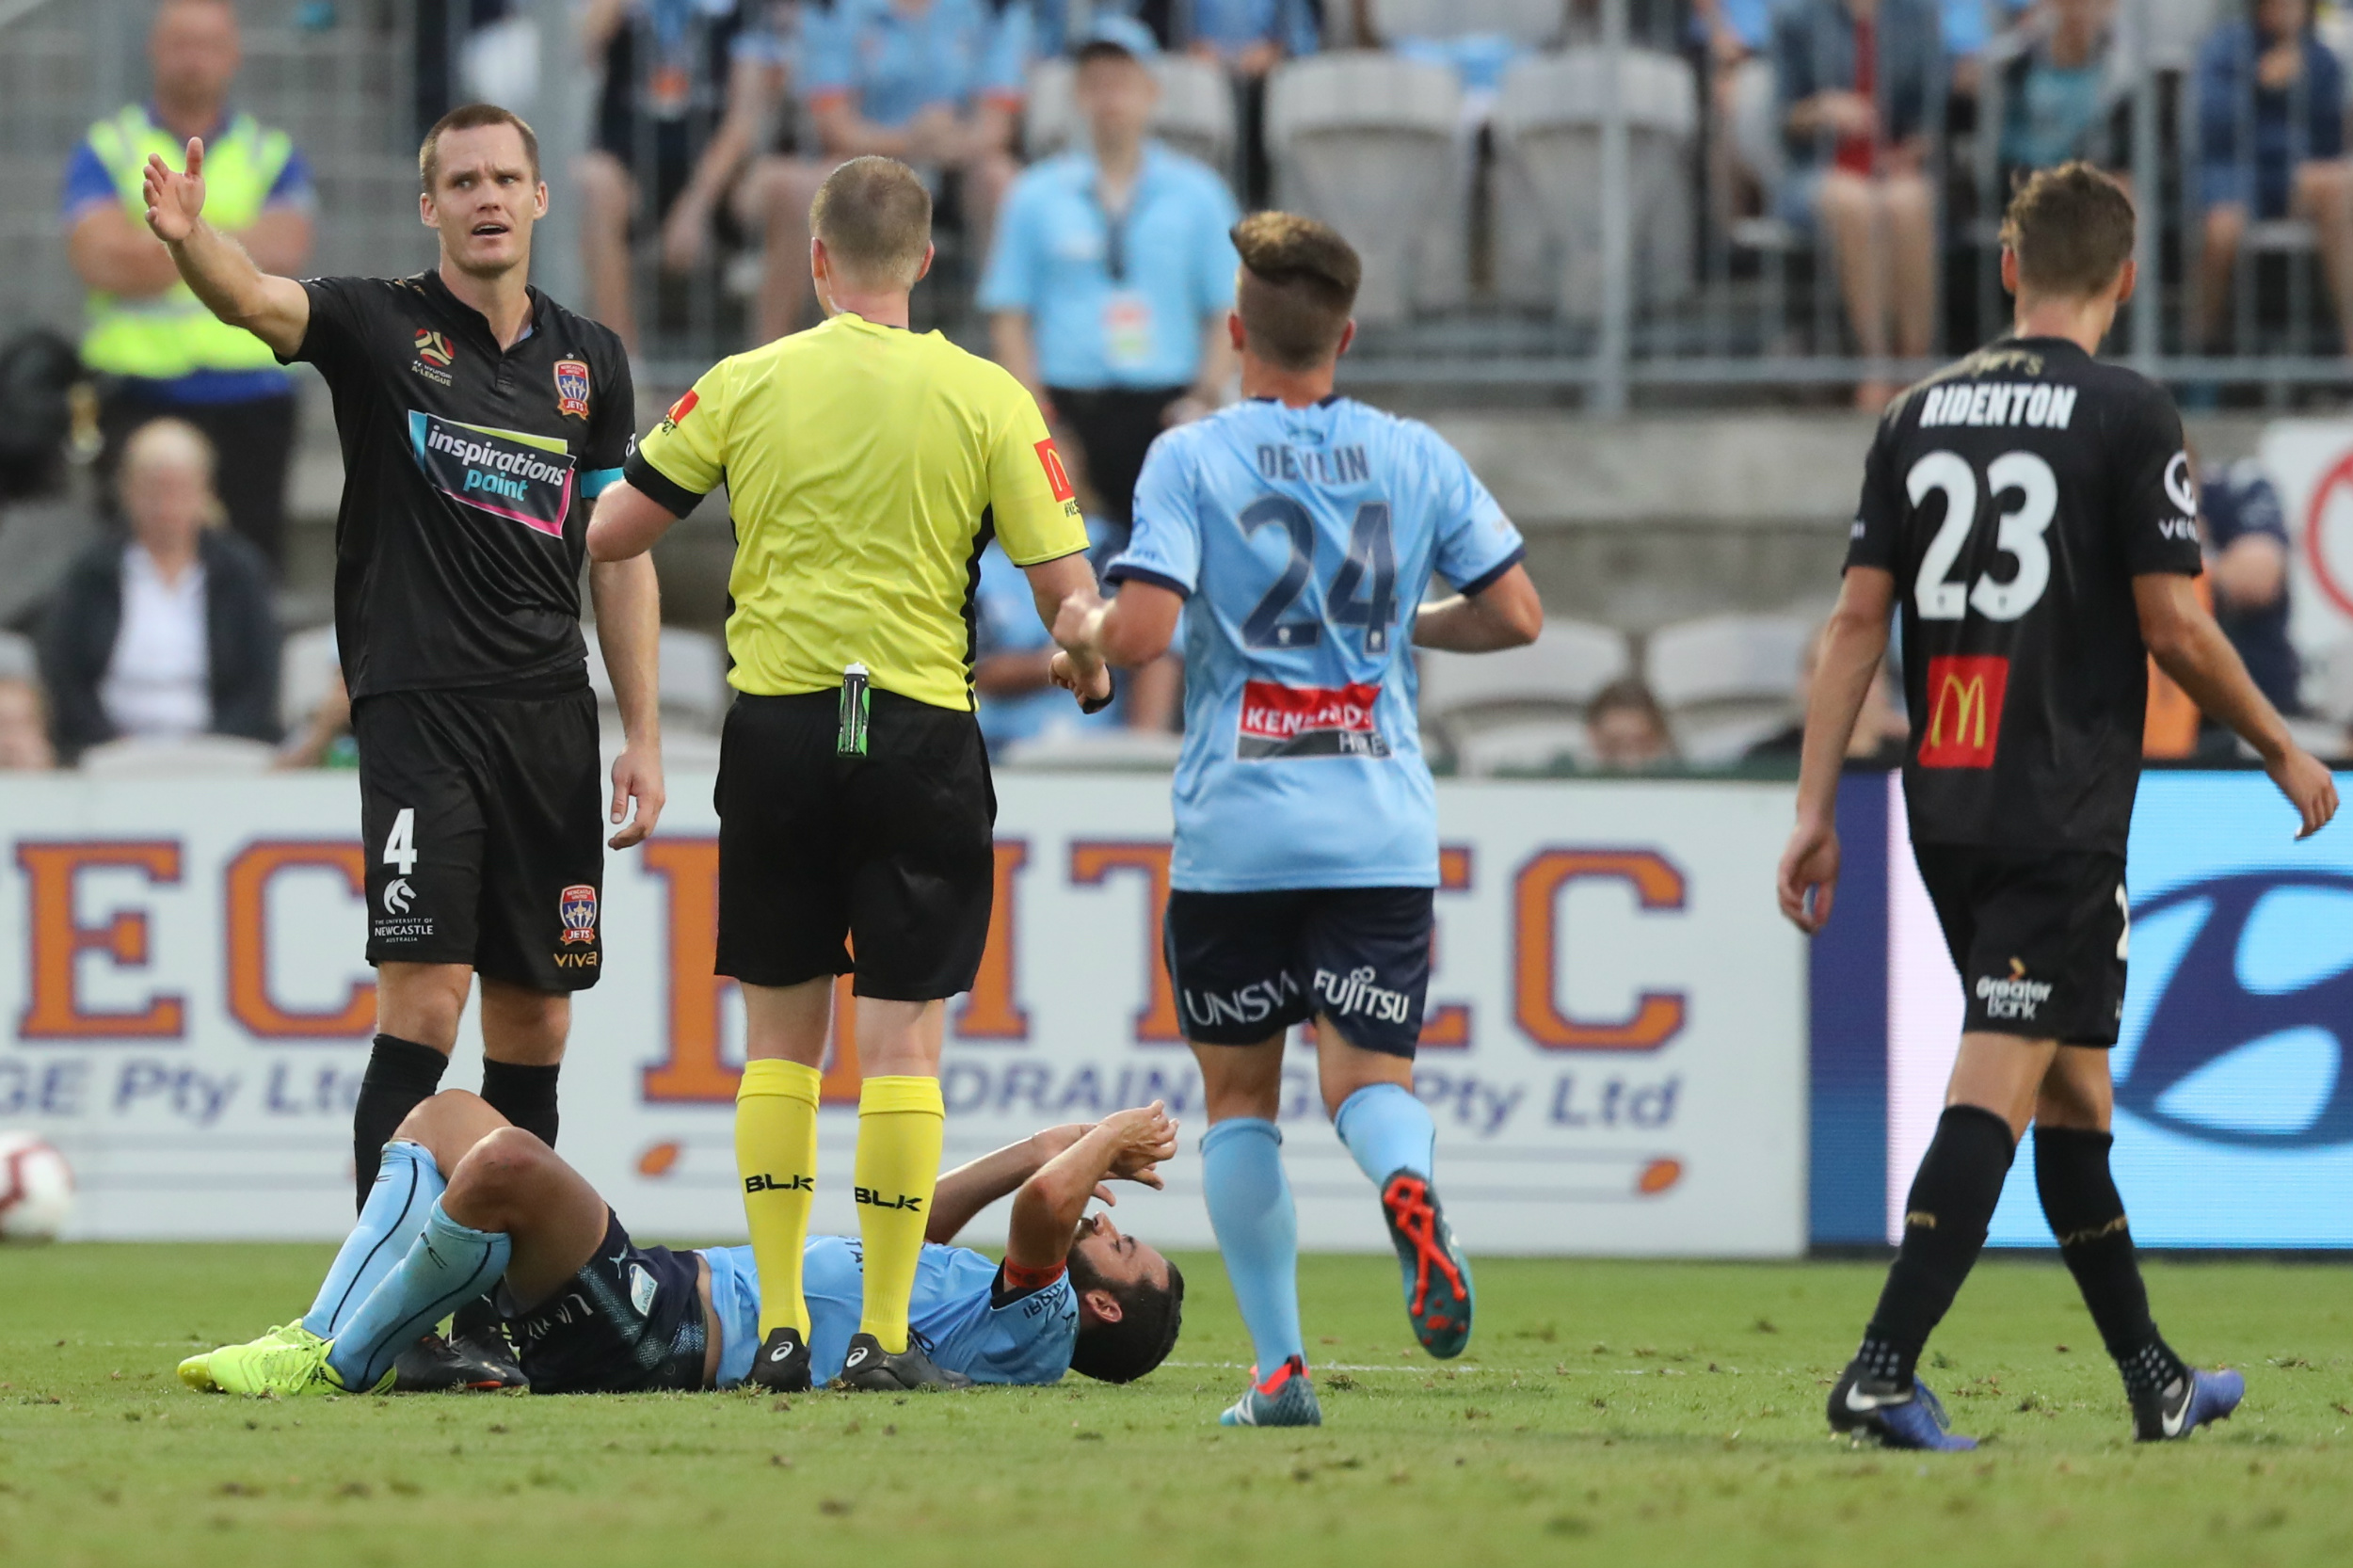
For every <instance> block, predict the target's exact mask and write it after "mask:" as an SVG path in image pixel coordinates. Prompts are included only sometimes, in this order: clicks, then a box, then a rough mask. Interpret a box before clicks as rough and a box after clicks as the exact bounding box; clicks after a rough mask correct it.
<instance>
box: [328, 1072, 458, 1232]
mask: <svg viewBox="0 0 2353 1568" xmlns="http://www.w3.org/2000/svg"><path fill="white" fill-rule="evenodd" d="M448 1066H449V1057H448V1055H447V1054H446V1053H444V1052H441V1051H438V1050H435V1049H434V1048H432V1047H431V1046H421V1045H419V1044H417V1043H416V1042H415V1041H414V1040H403V1039H401V1038H399V1037H398V1036H397V1035H392V1034H379V1035H377V1036H376V1049H375V1051H374V1052H373V1053H372V1054H371V1055H370V1056H369V1057H368V1071H367V1076H366V1077H365V1078H363V1079H361V1080H360V1103H359V1104H358V1105H357V1106H355V1107H353V1109H352V1112H351V1164H352V1170H353V1175H354V1176H355V1177H356V1178H357V1179H358V1182H359V1186H360V1194H359V1202H360V1207H361V1208H365V1207H366V1206H367V1201H368V1189H369V1188H371V1187H374V1186H375V1185H376V1165H377V1164H378V1162H380V1161H381V1160H382V1159H383V1158H384V1145H385V1144H387V1143H389V1142H391V1141H392V1134H393V1133H394V1132H396V1131H398V1130H399V1128H400V1124H401V1122H402V1121H403V1120H404V1119H406V1118H407V1116H408V1112H411V1111H414V1110H415V1109H416V1108H417V1107H418V1106H419V1105H422V1104H423V1103H424V1101H426V1100H428V1099H430V1098H432V1097H433V1094H434V1092H435V1091H436V1090H438V1089H440V1086H441V1074H442V1073H443V1072H444V1071H445V1070H447V1068H448Z"/></svg>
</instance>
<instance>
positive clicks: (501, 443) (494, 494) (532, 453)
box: [408, 408, 573, 538]
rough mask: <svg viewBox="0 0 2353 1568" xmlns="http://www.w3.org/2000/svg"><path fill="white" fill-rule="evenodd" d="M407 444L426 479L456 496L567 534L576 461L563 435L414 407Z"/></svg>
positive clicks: (550, 532)
mask: <svg viewBox="0 0 2353 1568" xmlns="http://www.w3.org/2000/svg"><path fill="white" fill-rule="evenodd" d="M408 444H409V448H410V450H411V451H413V452H414V453H415V455H416V458H417V466H418V467H419V468H421V469H423V470H424V476H425V478H426V479H428V480H430V481H431V482H432V485H433V488H435V489H437V490H440V492H441V493H442V494H443V495H446V496H448V497H449V498H450V499H451V500H453V501H456V502H461V503H463V504H466V505H468V506H472V507H473V508H474V509H475V510H477V511H483V512H488V513H490V514H491V515H492V516H494V517H502V518H511V519H512V520H515V521H517V522H520V523H521V524H522V525H523V526H524V527H526V528H531V529H536V530H537V531H538V532H539V533H542V534H546V535H549V536H552V537H555V538H562V537H563V536H564V515H565V514H566V513H567V512H568V511H570V510H571V505H572V470H573V462H572V457H571V454H570V450H569V449H568V447H567V446H566V445H565V443H564V442H563V441H562V440H559V439H557V438H555V437H553V436H534V435H529V434H527V433H525V432H523V431H520V430H501V429H498V428H496V427H495V426H492V425H488V424H460V423H459V422H458V421H456V420H454V419H443V418H441V417H440V415H439V414H428V413H423V412H420V411H419V410H417V409H414V408H411V409H410V410H409V411H408Z"/></svg>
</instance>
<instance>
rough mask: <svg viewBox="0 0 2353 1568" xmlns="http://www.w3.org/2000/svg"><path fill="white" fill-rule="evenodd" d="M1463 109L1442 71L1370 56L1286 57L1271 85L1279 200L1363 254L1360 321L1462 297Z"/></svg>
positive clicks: (1269, 129) (1270, 126) (1269, 132)
mask: <svg viewBox="0 0 2353 1568" xmlns="http://www.w3.org/2000/svg"><path fill="white" fill-rule="evenodd" d="M1462 102H1463V90H1462V87H1461V85H1460V84H1459V83H1458V82H1457V81H1456V79H1455V76H1454V72H1451V71H1449V70H1447V69H1446V68H1445V67H1444V66H1439V65H1430V64H1427V63H1424V62H1421V61H1416V60H1402V59H1398V58H1395V57H1394V56H1388V55H1381V54H1375V53H1373V52H1371V51H1369V50H1348V51H1343V52H1340V53H1337V54H1329V55H1315V56H1309V57H1307V58H1305V59H1301V60H1292V61H1290V62H1289V63H1288V64H1285V65H1283V66H1282V67H1280V68H1278V69H1277V70H1276V71H1275V72H1274V74H1273V77H1271V78H1270V79H1269V81H1268V83H1267V101H1266V139H1267V156H1268V159H1269V161H1270V162H1272V163H1273V167H1274V179H1275V192H1276V196H1275V200H1276V204H1277V205H1279V206H1283V207H1287V208H1289V209H1290V210H1292V211H1294V212H1302V213H1305V214H1307V215H1309V216H1313V217H1320V218H1321V219H1323V220H1324V221H1325V222H1327V223H1329V224H1331V225H1332V226H1333V227H1334V228H1336V229H1337V230H1339V232H1341V233H1343V234H1345V235H1347V236H1348V238H1349V240H1350V242H1351V243H1352V244H1353V245H1354V246H1355V247H1356V248H1357V250H1358V251H1359V252H1360V253H1361V254H1362V255H1363V257H1364V263H1365V275H1364V282H1363V284H1362V286H1361V287H1360V288H1359V289H1358V291H1357V295H1356V319H1357V321H1358V322H1359V323H1361V324H1363V325H1366V326H1374V327H1377V326H1385V325H1388V324H1392V323H1395V322H1398V321H1401V320H1403V319H1404V318H1405V316H1406V315H1407V314H1408V313H1409V312H1411V311H1412V310H1413V309H1415V308H1416V307H1419V308H1422V309H1435V308H1440V307H1442V306H1444V305H1445V304H1447V303H1449V302H1451V301H1453V300H1456V299H1459V298H1460V297H1461V296H1462V294H1463V291H1464V287H1465V278H1464V268H1463V266H1462V265H1461V264H1460V261H1459V258H1460V257H1461V255H1462V253H1463V248H1464V232H1463V231H1464V223H1465V214H1466V213H1467V211H1468V207H1467V202H1468V189H1469V182H1468V179H1467V175H1468V172H1469V160H1468V158H1467V157H1466V156H1465V152H1464V148H1463V146H1462V143H1461V140H1460V137H1459V135H1458V132H1459V127H1460V121H1461V118H1462ZM1449 258H1452V259H1453V261H1452V264H1449Z"/></svg>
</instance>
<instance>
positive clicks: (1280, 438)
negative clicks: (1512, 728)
mask: <svg viewBox="0 0 2353 1568" xmlns="http://www.w3.org/2000/svg"><path fill="white" fill-rule="evenodd" d="M1524 553H1525V551H1524V550H1523V548H1522V546H1521V543H1520V536H1519V531H1518V530H1517V529H1515V528H1513V526H1512V522H1511V520H1510V519H1508V518H1506V517H1505V516H1504V515H1503V509H1502V508H1501V507H1500V506H1498V505H1497V504H1496V501H1495V498H1494V497H1493V496H1491V495H1489V494H1488V493H1487V488H1486V487H1485V486H1484V485H1482V484H1481V483H1480V482H1479V480H1478V478H1477V476H1476V475H1474V474H1473V473H1472V472H1471V471H1470V465H1469V464H1467V463H1465V461H1464V460H1463V458H1462V456H1461V454H1459V453H1457V452H1456V451H1455V450H1454V449H1453V448H1452V447H1450V446H1449V445H1448V444H1447V443H1446V441H1445V440H1442V439H1441V438H1440V437H1439V436H1438V434H1437V432H1435V431H1433V430H1432V429H1431V428H1430V427H1429V426H1428V425H1425V424H1418V423H1417V422H1416V421H1413V420H1406V419H1399V418H1397V417H1395V416H1394V415H1390V414H1385V413H1383V412H1381V411H1380V410H1379V409H1376V408H1367V407H1366V406H1365V405H1364V404H1361V403H1357V402H1353V401H1352V400H1350V399H1348V398H1343V397H1333V398H1327V399H1325V400H1324V401H1322V402H1321V403H1318V404H1315V405H1313V406H1311V407H1308V408H1286V407H1285V406H1284V405H1283V404H1281V403H1279V402H1277V401H1275V400H1273V399H1272V398H1258V399H1253V400H1251V401H1248V402H1244V403H1239V404H1236V405H1235V406H1233V407H1232V408H1227V409H1225V410H1224V411H1223V412H1221V413H1218V414H1216V415H1213V416H1211V417H1210V418H1209V419H1205V420H1202V421H1199V422H1198V423H1196V424H1189V425H1185V426H1182V427H1180V428H1178V429H1176V430H1172V431H1170V432H1169V433H1168V434H1167V435H1164V436H1162V437H1161V438H1160V440H1158V441H1157V442H1155V443H1154V444H1153V447H1152V451H1151V454H1150V456H1147V457H1146V458H1145V460H1144V473H1143V476H1142V477H1141V478H1140V479H1139V480H1138V481H1137V484H1136V497H1135V531H1134V535H1133V536H1132V538H1131V539H1130V541H1129V544H1128V550H1127V552H1125V553H1124V554H1122V555H1121V556H1120V557H1119V558H1118V559H1117V560H1115V561H1113V562H1112V566H1111V568H1110V569H1109V572H1108V573H1107V575H1108V576H1109V577H1111V578H1112V580H1114V581H1118V580H1123V579H1124V580H1129V581H1135V582H1144V583H1151V584H1157V585H1158V586H1160V587H1164V588H1168V589H1170V590H1171V591H1173V592H1175V593H1177V594H1179V595H1182V596H1185V597H1186V598H1187V600H1188V604H1187V610H1186V616H1185V627H1186V633H1185V746H1184V754H1183V758H1182V760H1181V761H1180V762H1179V763H1178V766H1177V789H1176V814H1177V847H1176V859H1175V862H1174V864H1173V865H1172V867H1171V869H1170V883H1171V885H1172V886H1173V887H1175V888H1180V889H1184V890H1186V891H1193V892H1221V893H1223V892H1243V891H1256V890H1261V889H1270V888H1433V887H1435V886H1436V885H1437V881H1438V833H1437V813H1436V805H1435V800H1434V796H1433V791H1432V787H1431V781H1430V769H1429V766H1428V764H1427V763H1426V762H1424V760H1423V759H1422V754H1421V741H1420V732H1419V727H1418V725H1417V722H1416V719H1415V710H1414V700H1415V685H1416V676H1415V666H1414V652H1413V615H1414V610H1415V608H1416V606H1417V605H1419V604H1420V603H1421V600H1422V593H1423V590H1424V588H1425V587H1427V586H1428V584H1429V582H1430V579H1431V576H1432V574H1433V572H1434V573H1435V574H1437V575H1438V576H1441V577H1444V578H1445V579H1447V580H1448V581H1449V582H1450V583H1452V584H1455V585H1456V586H1458V587H1459V588H1461V589H1462V590H1463V591H1465V593H1470V594H1476V593H1478V592H1479V591H1480V590H1481V588H1483V587H1485V586H1487V585H1488V584H1490V583H1493V582H1494V581H1495V580H1496V579H1497V578H1499V577H1501V576H1502V575H1503V574H1504V573H1505V572H1507V571H1509V570H1510V569H1511V568H1512V567H1513V565H1514V564H1515V563H1516V562H1517V561H1518V560H1519V559H1520V557H1521V556H1522V555H1523V554H1524Z"/></svg>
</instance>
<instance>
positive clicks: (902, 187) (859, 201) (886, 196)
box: [808, 156, 932, 289]
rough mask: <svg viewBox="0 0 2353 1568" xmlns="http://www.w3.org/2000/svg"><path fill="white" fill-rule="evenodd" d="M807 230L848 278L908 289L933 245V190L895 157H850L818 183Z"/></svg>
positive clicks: (857, 281)
mask: <svg viewBox="0 0 2353 1568" xmlns="http://www.w3.org/2000/svg"><path fill="white" fill-rule="evenodd" d="M808 232H810V233H812V234H814V235H816V236H817V237H818V238H819V239H821V240H823V241H824V245H825V253H826V254H827V255H828V256H830V257H831V258H832V259H833V264H834V265H835V266H836V267H837V268H839V269H840V271H842V272H843V273H846V274H847V275H848V276H849V279H850V280H851V281H853V282H856V283H858V284H862V285H864V286H866V287H869V288H891V289H911V288H913V287H914V286H915V280H916V279H918V278H919V277H920V276H922V272H923V257H924V254H925V253H926V252H928V251H929V250H930V249H931V248H932V193H931V192H930V191H928V190H925V189H924V188H923V181H922V178H921V176H920V175H918V174H917V173H916V172H915V170H913V169H911V168H908V167H907V166H906V165H904V164H903V163H901V162H899V160H898V159H896V158H880V157H873V156H868V157H863V158H852V159H851V160H850V161H849V162H848V163H846V164H843V165H842V166H841V167H840V168H837V169H835V170H834V171H833V172H832V173H831V174H828V175H826V176H825V183H824V184H822V185H820V186H818V187H817V199H816V200H813V201H811V202H810V203H809V204H808Z"/></svg>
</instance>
